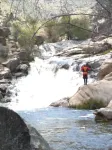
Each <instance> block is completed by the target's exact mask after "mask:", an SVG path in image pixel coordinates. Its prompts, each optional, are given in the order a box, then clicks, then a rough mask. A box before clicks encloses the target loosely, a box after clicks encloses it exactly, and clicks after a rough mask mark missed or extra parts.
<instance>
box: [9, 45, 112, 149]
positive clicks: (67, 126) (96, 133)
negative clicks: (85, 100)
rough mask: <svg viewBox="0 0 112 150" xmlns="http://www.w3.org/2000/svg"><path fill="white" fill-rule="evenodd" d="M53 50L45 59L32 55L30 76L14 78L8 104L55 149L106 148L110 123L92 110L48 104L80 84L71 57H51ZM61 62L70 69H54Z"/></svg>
mask: <svg viewBox="0 0 112 150" xmlns="http://www.w3.org/2000/svg"><path fill="white" fill-rule="evenodd" d="M58 48H59V47H58ZM53 52H54V47H53V48H52V50H51V52H50V53H51V57H49V58H48V59H44V60H43V59H40V58H35V61H34V62H32V63H31V69H30V70H29V75H28V76H26V77H22V78H20V79H18V80H13V82H12V83H13V84H12V85H11V87H10V89H11V91H12V93H13V95H12V102H11V103H8V107H9V108H11V109H13V110H15V111H16V112H18V113H19V114H20V115H21V116H22V117H23V118H24V120H25V121H26V122H27V123H29V124H31V125H32V126H34V127H35V128H36V129H37V130H38V131H39V132H40V133H41V135H42V136H43V137H44V138H45V139H46V141H47V142H48V143H49V144H50V146H51V147H52V148H54V150H109V148H110V147H112V125H110V124H106V123H96V122H95V120H94V115H93V111H92V110H75V109H69V108H62V107H59V108H53V107H49V105H50V104H51V103H52V102H54V101H56V100H59V99H61V98H64V97H70V96H72V95H73V94H74V93H75V92H76V91H77V89H78V88H79V87H80V86H81V85H83V79H82V74H80V71H74V70H73V66H72V64H73V61H74V59H71V58H65V57H53V56H52V53H53ZM48 53H49V51H48V52H46V55H47V54H48ZM48 55H49V54H48ZM51 62H56V63H51ZM63 63H68V64H69V65H70V68H69V69H68V70H66V69H58V70H57V71H56V67H57V66H59V65H61V64H63ZM91 82H93V79H92V78H89V83H91Z"/></svg>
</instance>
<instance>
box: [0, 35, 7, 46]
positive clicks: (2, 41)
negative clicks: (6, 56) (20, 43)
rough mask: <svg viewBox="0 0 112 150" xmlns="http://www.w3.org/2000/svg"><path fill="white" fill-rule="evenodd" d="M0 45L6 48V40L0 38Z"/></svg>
mask: <svg viewBox="0 0 112 150" xmlns="http://www.w3.org/2000/svg"><path fill="white" fill-rule="evenodd" d="M0 43H1V44H2V45H4V46H6V39H5V38H4V37H1V36H0Z"/></svg>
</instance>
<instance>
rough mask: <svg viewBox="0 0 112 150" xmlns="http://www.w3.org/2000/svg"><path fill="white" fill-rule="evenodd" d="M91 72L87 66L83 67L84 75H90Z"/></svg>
mask: <svg viewBox="0 0 112 150" xmlns="http://www.w3.org/2000/svg"><path fill="white" fill-rule="evenodd" d="M89 70H90V68H89V67H88V66H86V65H84V66H82V67H81V71H82V72H83V75H88V71H89Z"/></svg>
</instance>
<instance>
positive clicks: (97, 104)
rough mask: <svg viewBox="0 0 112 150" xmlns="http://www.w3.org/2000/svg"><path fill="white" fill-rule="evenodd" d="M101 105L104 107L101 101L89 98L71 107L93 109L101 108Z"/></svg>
mask: <svg viewBox="0 0 112 150" xmlns="http://www.w3.org/2000/svg"><path fill="white" fill-rule="evenodd" d="M102 107H105V106H104V103H103V102H102V101H99V100H93V99H91V100H89V101H87V102H85V103H83V104H82V105H79V106H75V107H73V108H75V109H89V110H94V109H99V108H102Z"/></svg>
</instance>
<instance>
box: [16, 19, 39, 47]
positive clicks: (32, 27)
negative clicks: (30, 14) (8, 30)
mask: <svg viewBox="0 0 112 150" xmlns="http://www.w3.org/2000/svg"><path fill="white" fill-rule="evenodd" d="M36 29H37V25H36V21H35V20H33V19H31V18H29V20H27V22H25V23H21V22H20V21H16V22H14V23H13V36H14V38H15V39H16V40H18V42H19V44H20V46H21V47H24V48H25V47H31V46H32V45H33V44H34V43H35V40H34V39H32V36H33V34H34V32H35V31H36Z"/></svg>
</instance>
